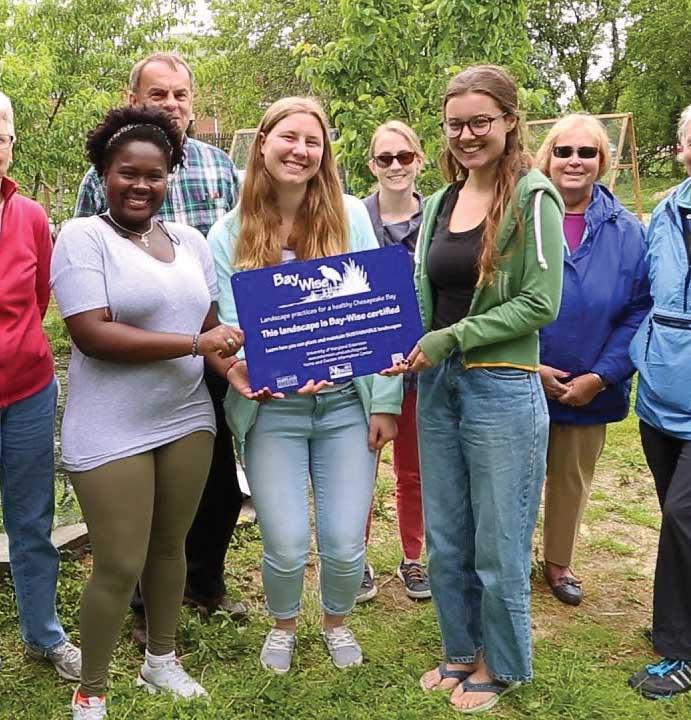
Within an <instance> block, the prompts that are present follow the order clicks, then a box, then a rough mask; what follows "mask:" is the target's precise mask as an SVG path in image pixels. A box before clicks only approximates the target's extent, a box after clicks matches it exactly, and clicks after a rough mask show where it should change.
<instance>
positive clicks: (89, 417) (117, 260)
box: [51, 107, 243, 720]
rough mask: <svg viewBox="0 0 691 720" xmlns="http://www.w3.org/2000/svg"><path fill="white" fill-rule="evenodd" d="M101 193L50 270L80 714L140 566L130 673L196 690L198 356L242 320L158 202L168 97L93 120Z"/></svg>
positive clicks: (178, 146) (171, 148) (200, 245)
mask: <svg viewBox="0 0 691 720" xmlns="http://www.w3.org/2000/svg"><path fill="white" fill-rule="evenodd" d="M87 152H88V155H89V159H90V160H91V162H92V163H93V165H94V167H95V169H96V172H97V173H98V174H99V176H101V177H102V178H103V182H104V184H105V195H106V201H107V209H106V212H104V213H103V214H101V215H98V216H93V217H88V218H78V219H75V220H72V221H71V222H70V223H68V224H67V225H66V226H65V228H64V229H63V230H62V232H61V233H60V236H59V237H58V240H57V244H56V248H55V254H54V256H53V262H52V266H51V282H52V286H53V290H54V292H55V297H56V299H57V301H58V305H59V307H60V311H61V314H62V316H63V317H64V318H65V323H66V325H67V329H68V331H69V333H70V336H71V337H72V341H73V350H72V359H71V361H70V370H69V395H68V398H67V405H66V408H65V415H64V420H63V426H62V450H63V461H64V465H65V467H66V468H67V470H68V472H69V473H70V479H71V480H72V484H73V486H74V489H75V491H76V493H77V497H78V499H79V504H80V506H81V508H82V512H83V514H84V518H85V520H86V523H87V526H88V529H89V537H90V540H91V545H92V549H93V561H94V564H93V574H92V576H91V578H90V579H89V582H88V584H87V586H86V588H85V590H84V595H83V598H82V613H81V625H80V634H81V639H82V644H83V647H84V648H85V652H84V655H85V660H84V664H83V666H82V674H81V685H80V688H79V689H78V691H76V692H75V695H74V699H73V703H72V711H73V718H74V719H75V720H83V719H84V718H90V719H91V718H102V717H105V715H106V711H105V699H104V697H103V692H104V689H105V685H106V675H107V669H108V664H109V661H110V657H111V655H112V652H113V649H114V646H115V642H116V638H117V634H118V631H119V629H120V625H121V624H122V620H123V619H124V615H125V612H126V608H127V605H128V601H129V598H130V597H131V594H132V590H133V589H134V586H135V584H136V582H137V580H138V579H139V578H140V577H141V590H142V596H143V599H144V605H145V607H146V615H147V619H148V642H147V653H146V659H145V662H144V665H143V666H142V669H141V672H140V675H139V678H138V681H137V682H138V684H139V685H143V686H146V687H147V688H148V689H149V690H151V691H155V690H167V691H170V692H173V693H174V694H176V695H179V696H183V697H193V696H198V695H205V694H206V693H205V691H204V689H203V688H202V687H201V686H200V685H199V684H198V683H196V682H195V681H194V680H192V679H191V678H190V677H189V676H188V675H186V673H185V672H184V671H183V670H182V668H181V667H180V665H179V663H178V661H177V659H176V657H175V644H174V640H175V628H176V621H177V614H178V611H179V608H180V602H181V599H182V592H183V586H184V581H185V559H184V552H183V549H184V538H185V536H186V534H187V531H188V530H189V527H190V525H191V523H192V519H193V516H194V513H195V510H196V508H197V505H198V503H199V499H200V496H201V493H202V490H203V487H204V482H205V480H206V476H207V471H208V468H209V464H210V461H211V449H212V442H213V434H214V432H215V422H214V411H213V407H212V405H211V400H210V398H209V395H208V392H207V390H206V386H205V384H204V383H203V382H202V373H203V364H202V362H201V358H198V357H197V356H204V357H206V358H208V359H209V361H210V362H211V363H212V364H213V365H214V367H215V368H216V369H217V370H218V371H219V372H222V373H224V372H225V371H226V369H227V367H228V365H229V364H230V361H227V360H225V359H224V358H228V357H229V356H230V355H232V354H234V353H235V352H237V350H238V349H239V348H240V347H241V345H242V342H243V336H242V333H241V332H240V331H238V330H235V329H233V328H231V327H227V326H222V325H219V324H218V320H217V318H216V308H215V301H216V298H217V294H218V291H217V285H216V274H215V272H214V268H213V260H212V258H211V254H210V252H209V249H208V246H207V244H206V241H205V240H204V238H203V237H202V235H201V234H200V233H199V232H198V231H197V230H195V229H193V228H191V227H188V226H185V225H181V224H178V223H168V222H162V221H160V220H159V219H157V217H156V213H157V212H158V211H159V209H160V207H161V204H162V202H163V199H164V197H165V194H166V185H167V179H168V174H169V173H170V172H171V171H172V170H173V169H174V168H175V167H176V166H177V165H178V164H179V163H180V160H181V158H182V138H181V135H180V133H179V132H178V130H177V127H176V125H175V124H174V123H173V121H172V120H171V119H170V118H169V117H168V116H167V115H166V114H165V113H164V112H163V111H161V110H158V109H144V108H135V107H129V108H122V109H117V110H112V111H111V112H110V113H108V115H107V116H106V118H105V120H104V122H103V123H101V124H100V125H99V126H98V127H97V128H96V129H95V130H94V131H92V132H91V133H90V134H89V138H88V141H87Z"/></svg>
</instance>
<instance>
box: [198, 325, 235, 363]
mask: <svg viewBox="0 0 691 720" xmlns="http://www.w3.org/2000/svg"><path fill="white" fill-rule="evenodd" d="M244 342H245V333H243V332H242V330H239V329H238V328H234V327H230V326H229V325H217V326H216V327H215V328H211V330H207V331H206V332H205V333H202V334H201V335H200V336H199V345H198V351H197V352H198V353H199V355H203V356H204V357H207V356H209V355H218V356H219V357H222V358H228V357H230V356H231V355H235V353H236V352H237V351H238V350H239V349H240V348H241V347H242V346H243V344H244Z"/></svg>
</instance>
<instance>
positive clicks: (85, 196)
mask: <svg viewBox="0 0 691 720" xmlns="http://www.w3.org/2000/svg"><path fill="white" fill-rule="evenodd" d="M104 211H105V195H104V193H103V184H102V183H101V180H100V179H99V177H98V175H97V174H96V170H95V169H94V168H93V167H91V168H89V170H88V171H87V173H86V175H84V177H83V179H82V182H81V184H80V185H79V193H78V195H77V203H76V205H75V207H74V217H90V216H91V215H98V214H99V213H102V212H104Z"/></svg>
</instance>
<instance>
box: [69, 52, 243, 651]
mask: <svg viewBox="0 0 691 720" xmlns="http://www.w3.org/2000/svg"><path fill="white" fill-rule="evenodd" d="M193 96H194V80H193V76H192V71H191V69H190V67H189V65H188V64H187V63H186V62H185V60H183V58H181V57H180V56H179V55H176V54H175V53H154V54H153V55H149V56H148V57H146V58H144V59H143V60H140V61H139V62H138V63H137V64H136V65H135V66H134V67H133V68H132V72H131V73H130V82H129V92H128V100H129V104H130V105H155V106H158V107H160V108H162V109H163V110H165V111H166V112H168V113H169V114H170V116H171V117H172V119H173V120H174V121H175V123H176V125H177V126H178V127H179V128H180V132H185V131H186V130H187V128H188V126H189V124H190V121H191V118H192V102H193ZM238 195H239V182H238V174H237V170H236V168H235V166H234V165H233V163H232V161H231V159H230V158H229V157H228V155H226V153H225V152H223V150H220V149H219V148H217V147H214V146H212V145H208V144H207V143H203V142H200V141H199V140H195V139H193V138H190V137H188V138H186V139H185V157H184V161H183V164H182V166H181V167H180V168H178V170H177V171H176V172H175V173H174V174H172V175H171V176H170V177H169V178H168V191H167V194H166V198H165V200H164V202H163V205H162V206H161V210H160V211H159V216H160V217H161V218H162V219H163V220H169V221H174V222H179V223H184V224H185V225H190V226H192V227H195V228H197V230H199V231H200V232H201V233H202V234H203V235H205V236H206V234H207V233H208V231H209V229H210V228H211V226H212V225H213V224H214V223H215V222H216V220H218V219H219V218H221V217H223V216H224V215H225V214H226V213H227V212H228V211H229V210H231V209H232V208H233V207H234V205H235V204H236V203H237V201H238ZM106 209H107V206H106V199H105V193H104V187H103V183H102V181H101V179H100V178H99V177H98V175H97V174H96V171H95V169H94V168H93V167H92V168H90V169H89V170H88V172H87V173H86V175H85V176H84V179H83V180H82V183H81V185H80V187H79V196H78V198H77V206H76V208H75V211H74V215H75V217H83V216H88V215H96V214H100V213H103V212H105V211H106ZM204 377H205V379H206V383H207V386H208V388H209V393H210V394H211V399H212V400H213V404H214V410H215V414H216V425H217V434H216V441H215V444H214V454H213V460H212V463H211V469H210V471H209V477H208V479H207V482H206V487H205V490H204V494H203V496H202V499H201V502H200V505H199V509H198V510H197V514H196V516H195V519H194V522H193V524H192V528H191V529H190V532H189V535H188V536H187V543H186V555H187V585H186V587H185V602H186V603H187V604H191V605H194V606H197V607H199V608H200V610H202V611H204V613H205V614H206V613H210V612H213V611H214V610H217V609H219V608H220V609H223V610H226V611H227V612H229V613H230V615H231V616H233V617H235V618H238V619H239V618H242V617H244V616H246V615H247V609H246V607H245V606H244V604H243V603H239V602H231V601H230V600H229V599H228V598H227V597H226V594H225V590H226V588H225V583H224V580H223V574H224V561H225V555H226V552H227V550H228V545H229V543H230V539H231V536H232V534H233V530H234V529H235V524H236V523H237V518H238V515H239V513H240V508H241V506H242V499H243V498H242V493H241V491H240V487H239V485H238V480H237V473H236V469H235V459H234V453H233V445H232V439H231V435H230V431H229V429H228V425H227V424H226V420H225V413H224V411H223V399H224V397H225V394H226V390H227V387H228V386H227V383H226V381H225V379H224V378H221V377H219V376H218V375H216V374H215V373H214V372H213V371H212V370H210V369H208V368H205V372H204ZM132 609H133V610H134V612H135V625H134V629H133V631H132V638H133V639H134V641H135V642H136V643H137V644H138V645H140V646H142V647H143V646H145V645H146V619H145V617H144V606H143V603H142V601H141V597H140V596H139V588H137V590H136V591H135V595H134V598H133V600H132Z"/></svg>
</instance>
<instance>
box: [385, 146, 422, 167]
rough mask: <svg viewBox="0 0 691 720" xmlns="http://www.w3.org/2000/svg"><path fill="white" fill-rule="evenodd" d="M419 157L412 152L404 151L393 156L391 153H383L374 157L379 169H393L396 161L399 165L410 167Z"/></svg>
mask: <svg viewBox="0 0 691 720" xmlns="http://www.w3.org/2000/svg"><path fill="white" fill-rule="evenodd" d="M416 157H417V155H416V154H415V153H414V152H412V150H404V151H403V152H399V153H396V154H395V155H392V154H391V153H382V154H381V155H375V156H374V162H375V163H376V164H377V167H380V168H387V167H391V164H392V163H393V161H394V160H398V164H399V165H410V164H411V163H412V162H413V160H415V158H416Z"/></svg>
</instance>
